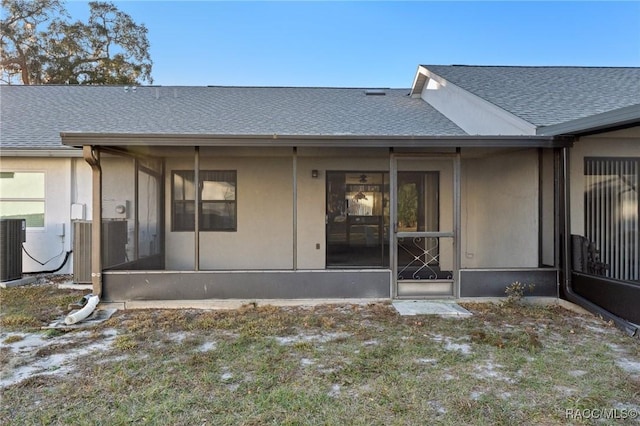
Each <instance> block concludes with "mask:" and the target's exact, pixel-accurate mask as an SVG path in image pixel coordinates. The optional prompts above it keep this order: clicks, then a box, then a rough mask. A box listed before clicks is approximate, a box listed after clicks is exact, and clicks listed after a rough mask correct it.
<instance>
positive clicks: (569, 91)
mask: <svg viewBox="0 0 640 426" xmlns="http://www.w3.org/2000/svg"><path fill="white" fill-rule="evenodd" d="M422 66H423V67H425V68H427V69H428V70H430V71H432V72H434V73H436V74H437V75H439V76H440V77H442V78H444V79H446V80H448V81H450V82H451V83H453V84H455V85H457V86H459V87H461V88H463V89H465V90H467V91H468V92H471V93H473V94H475V95H477V96H479V97H481V98H483V99H485V100H487V101H489V102H491V103H493V104H495V105H497V106H499V107H500V108H502V109H504V110H506V111H509V112H510V113H512V114H514V115H516V116H518V117H520V118H522V119H524V120H526V121H528V122H530V123H532V124H533V125H535V126H550V125H554V124H558V123H563V122H567V121H570V120H576V119H580V118H584V117H589V116H592V115H595V114H600V113H604V112H608V111H612V110H616V109H619V108H624V107H628V106H631V105H637V104H640V68H596V67H503V66H466V65H450V66H445V65H422Z"/></svg>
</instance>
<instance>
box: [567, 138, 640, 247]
mask: <svg viewBox="0 0 640 426" xmlns="http://www.w3.org/2000/svg"><path fill="white" fill-rule="evenodd" d="M570 152H571V158H570V168H571V173H570V196H571V233H572V234H578V235H584V232H585V230H584V158H585V157H636V158H637V157H640V127H634V128H630V129H625V130H618V131H615V132H608V133H602V134H599V135H593V136H585V137H582V138H580V139H579V140H578V141H576V142H575V144H574V146H573V148H572V149H571V150H570Z"/></svg>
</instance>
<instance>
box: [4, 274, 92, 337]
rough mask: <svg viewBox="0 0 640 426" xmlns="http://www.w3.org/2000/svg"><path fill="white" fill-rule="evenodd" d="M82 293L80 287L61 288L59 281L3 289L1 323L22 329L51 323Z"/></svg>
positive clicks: (80, 296) (14, 328)
mask: <svg viewBox="0 0 640 426" xmlns="http://www.w3.org/2000/svg"><path fill="white" fill-rule="evenodd" d="M82 296H83V293H82V292H79V291H77V290H59V289H58V288H57V285H56V284H55V283H47V284H40V285H28V286H24V287H12V288H6V289H5V288H3V289H0V307H1V309H0V327H1V328H2V330H22V329H30V328H39V327H41V326H44V325H47V324H49V323H50V322H51V321H53V320H54V319H56V318H57V317H59V316H60V315H62V314H64V313H67V312H68V309H67V307H68V306H69V304H71V303H73V302H77V301H78V300H80V299H81V298H82Z"/></svg>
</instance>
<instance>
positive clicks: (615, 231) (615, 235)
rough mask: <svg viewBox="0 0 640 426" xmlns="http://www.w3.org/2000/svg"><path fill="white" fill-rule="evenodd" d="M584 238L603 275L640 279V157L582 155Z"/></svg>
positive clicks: (626, 279) (628, 279)
mask: <svg viewBox="0 0 640 426" xmlns="http://www.w3.org/2000/svg"><path fill="white" fill-rule="evenodd" d="M584 175H585V200H584V201H585V209H584V211H585V237H586V238H587V240H588V241H590V242H591V243H593V244H594V246H595V249H596V250H597V251H596V253H597V254H596V256H599V259H597V258H596V260H598V261H599V262H601V263H602V264H603V265H602V266H603V274H604V275H605V276H608V277H610V278H614V279H620V280H625V281H639V280H640V259H639V258H640V254H639V253H640V227H639V216H640V212H639V209H640V207H639V203H638V182H639V180H640V179H639V175H640V159H637V158H585V164H584Z"/></svg>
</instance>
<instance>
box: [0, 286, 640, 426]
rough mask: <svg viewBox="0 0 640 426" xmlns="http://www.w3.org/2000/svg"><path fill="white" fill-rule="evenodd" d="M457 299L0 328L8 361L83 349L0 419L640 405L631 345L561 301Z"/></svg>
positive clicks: (354, 414) (369, 419)
mask: <svg viewBox="0 0 640 426" xmlns="http://www.w3.org/2000/svg"><path fill="white" fill-rule="evenodd" d="M3 297H4V296H3ZM3 300H7V299H3ZM14 300H15V299H14ZM465 307H466V308H467V309H469V310H470V311H472V312H473V314H474V315H473V316H472V317H469V318H462V319H459V318H458V319H452V318H439V317H430V316H419V317H400V316H399V315H397V313H396V312H395V311H394V310H393V308H392V307H391V306H390V305H388V304H384V303H377V304H370V305H363V306H360V305H336V306H318V307H314V308H309V307H296V308H291V307H290V308H276V307H272V306H255V305H247V306H244V307H242V308H241V309H238V310H234V311H195V310H180V311H169V310H144V311H126V312H118V313H116V314H115V315H114V316H113V317H112V318H111V319H110V320H109V321H107V322H106V323H105V324H104V325H102V326H100V327H98V328H96V329H95V330H93V331H84V332H72V333H65V334H63V335H59V336H54V337H52V338H49V339H40V340H37V342H38V344H39V345H40V346H39V347H34V348H33V350H32V351H31V352H29V353H26V352H22V353H20V354H19V353H18V352H17V351H18V349H16V348H17V347H14V346H11V345H23V346H24V345H25V344H26V342H27V341H28V340H29V338H30V337H29V336H30V334H28V333H27V332H28V331H29V326H25V328H24V329H23V330H22V333H23V334H25V333H27V334H25V337H24V339H23V340H22V341H15V342H11V341H9V340H12V339H8V338H7V337H3V339H4V340H3V343H2V346H0V348H2V352H1V354H2V361H3V365H13V366H14V367H15V369H18V368H23V367H25V366H29V365H31V364H35V363H36V362H37V361H38V358H39V359H40V361H42V360H44V359H47V358H53V357H56V356H57V357H66V358H69V357H71V355H72V351H73V350H74V349H73V348H74V346H76V347H77V348H82V347H84V348H87V350H86V351H85V352H83V354H82V356H77V357H75V358H73V359H74V362H73V364H72V365H68V364H65V363H64V362H62V361H61V362H60V364H59V365H58V366H57V368H59V369H60V370H62V371H64V372H65V374H56V372H57V371H58V370H56V369H55V368H53V369H52V367H49V369H50V370H47V371H46V374H48V376H43V375H42V374H44V373H34V374H30V375H29V376H28V377H27V378H24V379H23V380H20V381H17V382H15V383H13V384H8V385H7V386H5V387H4V388H3V389H2V393H3V395H2V397H3V398H2V399H3V404H2V406H1V407H0V423H2V424H78V425H83V424H95V423H108V424H123V423H131V422H135V423H150V424H240V425H258V424H259V425H262V424H356V425H357V424H361V425H369V424H425V423H426V424H445V425H446V424H451V425H454V424H455V425H458V424H481V425H482V424H487V425H489V424H491V425H493V424H497V425H512V424H566V423H572V422H571V421H568V420H567V418H566V417H565V413H566V411H565V410H568V409H573V410H577V409H609V408H611V409H613V408H626V409H627V410H639V409H640V406H639V404H638V401H639V400H640V367H638V370H634V368H635V367H634V366H640V345H639V343H638V341H637V340H634V339H631V338H629V337H626V336H625V335H623V334H622V333H621V332H619V331H618V330H617V329H615V328H614V327H612V326H611V325H609V324H606V323H605V322H603V321H601V320H598V319H596V318H594V317H592V316H582V315H578V314H575V313H572V312H569V311H566V310H564V309H562V308H559V307H533V306H527V305H523V306H521V305H519V304H515V305H514V304H510V305H505V304H465ZM5 309H6V310H11V309H14V308H13V307H10V306H6V305H5V304H4V303H3V306H2V309H1V310H2V315H3V316H4V313H5ZM13 312H14V313H18V310H15V311H13ZM29 315H32V316H33V317H39V315H40V314H39V313H38V312H32V313H31V314H29ZM16 327H17V328H20V327H18V326H16ZM91 345H96V346H95V351H90V350H89V347H90V346H91ZM76 350H78V349H76ZM19 356H22V357H23V359H22V361H20V362H18V361H16V359H17V358H18V357H19ZM622 361H624V362H622ZM625 366H626V367H625ZM629 366H630V367H629ZM4 369H5V368H4V367H3V370H4ZM10 373H11V371H8V370H7V371H3V377H9V375H10ZM43 377H46V379H45V378H43ZM30 407H37V408H38V409H37V410H34V409H31V408H30ZM590 422H594V423H598V422H595V421H594V420H592V419H586V420H584V419H583V423H584V424H589V423H590ZM605 423H606V422H605ZM598 424H599V423H598Z"/></svg>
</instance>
